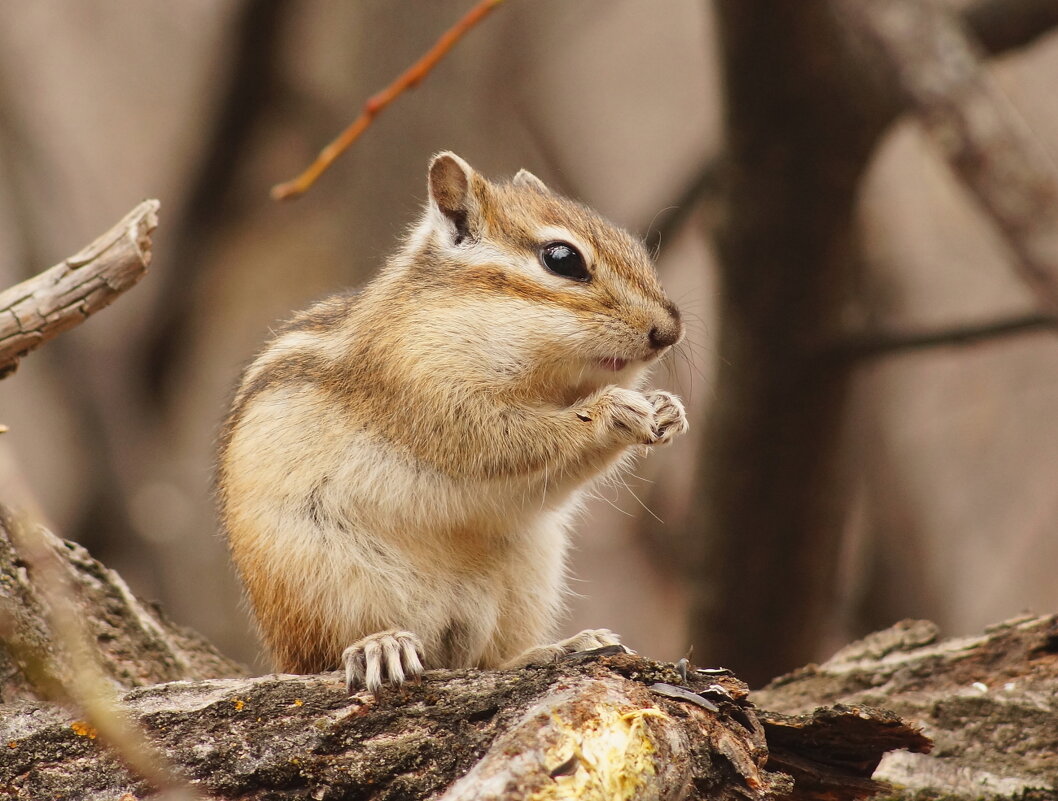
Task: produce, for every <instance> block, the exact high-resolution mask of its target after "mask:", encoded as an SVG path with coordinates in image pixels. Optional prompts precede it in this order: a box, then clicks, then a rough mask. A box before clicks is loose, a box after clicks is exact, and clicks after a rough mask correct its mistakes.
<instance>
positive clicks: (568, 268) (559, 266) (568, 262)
mask: <svg viewBox="0 0 1058 801" xmlns="http://www.w3.org/2000/svg"><path fill="white" fill-rule="evenodd" d="M540 262H541V263H542V264H543V265H544V266H545V267H546V268H547V269H548V270H550V271H551V272H553V273H554V274H555V275H561V276H562V277H563V278H571V279H573V280H574V281H589V280H591V274H590V273H589V272H588V266H587V265H586V264H585V263H584V257H583V256H581V255H580V251H579V250H577V249H576V248H575V247H573V245H571V244H569V243H568V242H550V243H548V244H546V245H544V246H543V248H541V249H540Z"/></svg>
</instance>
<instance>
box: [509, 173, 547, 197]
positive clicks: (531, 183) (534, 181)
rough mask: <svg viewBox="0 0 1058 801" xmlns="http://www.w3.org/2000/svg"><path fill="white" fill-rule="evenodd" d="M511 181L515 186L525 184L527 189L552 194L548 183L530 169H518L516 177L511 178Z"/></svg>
mask: <svg viewBox="0 0 1058 801" xmlns="http://www.w3.org/2000/svg"><path fill="white" fill-rule="evenodd" d="M511 183H512V184H514V185H515V186H524V187H526V188H527V189H535V190H536V191H537V192H544V193H545V194H550V192H551V190H550V189H548V188H547V184H545V183H544V182H543V181H541V180H540V179H539V178H537V177H536V176H535V175H533V174H532V173H531V172H529V170H518V172H516V173H515V175H514V178H512V179H511Z"/></svg>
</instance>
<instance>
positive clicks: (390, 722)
mask: <svg viewBox="0 0 1058 801" xmlns="http://www.w3.org/2000/svg"><path fill="white" fill-rule="evenodd" d="M8 525H10V524H8ZM43 536H44V544H45V547H46V548H47V549H48V550H49V551H50V552H51V554H52V555H53V556H54V557H57V561H58V562H59V563H61V567H60V568H59V569H60V570H62V571H63V572H64V581H65V582H67V583H68V584H69V585H70V586H71V587H72V590H73V591H72V592H71V595H73V596H74V597H76V599H77V600H76V606H75V608H74V609H68V610H64V614H69V615H72V616H76V617H78V618H82V619H84V620H85V621H86V623H87V625H88V626H89V628H90V633H91V636H92V639H93V641H95V642H98V643H99V644H100V646H101V652H100V660H101V662H102V664H103V666H104V667H105V669H106V670H107V673H108V675H110V677H111V678H112V679H113V680H114V682H115V684H116V685H117V686H118V687H122V688H125V691H124V693H123V697H122V698H121V708H122V713H123V715H125V716H127V719H128V720H129V722H130V723H131V724H132V725H133V726H135V727H136V728H138V729H141V730H143V731H144V732H145V733H146V737H147V739H148V740H149V742H150V743H151V745H152V747H153V748H156V749H158V751H159V752H160V753H161V757H160V759H159V762H160V763H167V764H171V765H172V766H173V769H174V771H175V772H176V773H178V774H179V775H180V776H182V777H186V778H187V779H188V780H189V781H190V782H191V784H192V786H193V788H194V790H195V791H196V792H199V793H201V794H203V795H207V796H209V797H214V798H244V799H265V798H325V797H326V798H346V797H356V798H361V799H374V798H379V799H381V798H396V797H399V798H409V799H415V798H441V799H445V801H456V800H457V799H475V801H477V800H478V799H480V800H481V801H488V799H497V801H498V799H508V798H544V797H546V798H555V799H558V798H618V797H620V798H627V799H630V800H631V799H646V798H654V799H676V798H692V799H695V798H697V799H705V798H708V799H719V800H721V801H727V800H730V801H735V800H736V799H737V801H754V800H756V801H765V799H780V798H789V799H801V800H802V801H807V799H817V798H823V797H826V798H828V799H833V800H835V801H837V800H840V799H849V800H850V801H851V799H858V798H864V797H866V796H867V795H869V794H871V793H873V792H875V791H876V790H877V789H879V787H880V785H878V784H877V783H875V782H873V781H871V779H870V774H871V772H872V771H873V770H874V767H875V765H877V764H878V762H879V760H880V758H881V757H882V755H883V754H884V753H885V752H886V751H887V750H889V749H891V748H899V747H910V748H912V749H915V750H923V749H928V747H929V744H928V740H926V739H925V738H924V737H922V736H921V735H920V734H918V733H917V731H916V730H915V729H914V728H913V727H911V726H908V725H907V724H906V723H904V722H902V721H900V720H899V719H897V718H896V717H895V716H894V715H892V714H890V713H885V712H879V711H877V710H874V709H870V708H867V707H863V706H860V707H846V708H834V709H829V710H825V711H820V712H815V713H813V714H811V715H805V716H800V717H797V716H795V717H791V718H789V719H788V720H786V721H785V722H784V723H783V728H782V733H781V739H782V740H783V743H784V744H783V745H781V746H780V745H777V746H772V745H770V744H769V738H770V737H771V735H770V734H769V729H768V727H767V726H765V725H762V723H761V722H760V719H759V716H758V712H757V710H755V709H754V708H753V707H752V705H750V704H749V703H748V702H747V700H746V699H747V688H746V686H745V684H743V683H742V682H741V681H739V680H738V679H737V678H736V677H734V676H733V675H731V674H730V672H728V671H724V670H694V669H692V668H688V667H683V668H681V667H679V666H676V665H672V664H663V663H656V662H651V661H649V660H646V659H642V658H640V657H638V656H635V655H632V654H625V653H614V650H615V649H600V651H597V652H591V653H587V654H575V655H573V656H571V657H569V658H567V659H565V660H563V661H561V662H558V663H554V664H550V665H545V666H536V667H529V668H524V669H518V670H507V671H478V670H463V671H440V670H439V671H430V672H428V673H427V674H426V676H425V677H424V678H423V679H422V681H421V682H418V683H414V684H410V685H406V686H405V687H403V688H401V689H392V688H387V689H384V690H383V691H382V692H381V693H380V694H379V696H378V697H377V698H376V697H373V696H371V695H369V694H367V693H360V694H358V695H355V696H352V697H350V696H348V695H347V694H346V692H345V686H344V681H343V678H342V676H341V675H339V674H338V673H329V674H322V675H317V676H263V677H260V678H252V679H251V678H241V677H235V678H216V679H202V678H201V677H202V675H203V672H206V673H208V671H210V670H211V669H212V670H213V671H215V674H216V675H229V676H237V675H238V669H237V667H235V666H233V665H231V663H229V662H227V661H226V660H223V658H221V657H219V655H217V654H216V652H215V651H213V650H212V649H211V648H210V647H209V646H208V645H206V644H205V643H203V642H201V641H195V640H194V639H193V638H192V637H191V636H190V635H188V634H187V633H186V632H180V631H178V630H176V629H174V628H173V627H172V626H171V625H170V624H168V623H166V622H165V621H164V619H162V618H159V617H158V616H157V614H156V613H155V612H154V611H153V610H151V609H149V608H147V607H145V606H144V605H142V604H140V603H139V602H138V601H136V600H135V599H134V598H132V597H131V595H130V594H129V593H128V590H127V588H126V587H125V586H124V583H123V582H122V581H121V580H120V578H118V577H117V575H116V574H114V573H113V572H112V571H108V570H107V569H106V568H104V567H103V566H102V565H100V564H99V563H98V562H95V561H94V560H92V559H91V558H90V557H88V555H87V554H86V553H85V552H84V550H83V549H81V548H79V547H78V546H76V545H73V544H72V543H64V542H62V541H61V540H58V539H56V538H54V537H52V536H50V535H48V534H46V533H44V534H43ZM39 580H40V576H39V575H37V571H36V570H35V568H34V566H33V564H30V565H28V566H27V565H26V564H24V563H22V562H20V561H19V560H18V557H17V555H16V552H15V551H14V550H13V549H12V548H11V545H10V542H9V540H8V538H7V532H6V530H5V526H4V524H3V518H0V602H2V604H0V609H2V610H3V611H5V612H6V615H4V617H3V618H2V619H3V621H4V623H5V630H4V631H3V643H4V649H0V657H5V656H6V659H3V658H0V675H3V676H5V677H6V680H5V681H6V683H5V685H4V686H3V688H2V693H3V701H4V706H3V708H2V709H3V712H2V714H0V790H3V791H4V792H6V793H9V794H11V795H17V796H19V797H27V798H53V797H65V798H86V797H104V796H105V797H107V798H119V797H123V794H129V795H130V797H133V798H139V797H143V796H144V795H146V794H148V793H149V792H150V791H151V787H150V785H149V783H148V782H146V781H145V780H144V779H143V778H142V777H141V776H138V775H135V774H134V773H133V772H132V771H130V769H129V768H128V767H127V765H126V764H125V763H123V762H122V760H120V759H119V758H117V757H115V755H114V753H113V752H112V751H111V750H109V749H107V748H106V747H104V746H103V745H102V744H101V740H102V732H99V734H100V736H99V737H98V738H97V737H96V729H95V728H94V727H93V726H91V725H88V723H87V722H86V721H85V720H84V719H82V718H80V717H79V716H78V713H76V712H71V711H69V710H68V709H66V708H64V707H63V706H60V705H58V704H53V703H49V702H47V701H45V700H44V699H43V698H42V697H41V696H40V695H39V694H37V692H36V691H35V689H34V686H33V682H32V681H30V680H28V679H26V677H25V675H24V674H25V672H26V671H27V670H28V671H29V672H33V671H34V670H39V666H40V664H41V662H48V663H55V664H54V665H53V667H54V669H56V670H57V671H58V672H61V670H62V668H63V666H62V665H61V664H58V662H61V660H56V659H55V658H54V656H55V651H54V648H53V647H52V644H50V643H49V641H48V636H47V634H48V632H47V628H48V625H47V620H48V615H47V613H46V612H45V611H44V609H43V604H44V603H46V601H42V600H41V599H40V597H39V593H40V591H39V586H38V583H39ZM27 654H37V655H38V657H37V658H36V659H27V658H26V655H27ZM41 654H43V656H42V657H41V656H40V655H41ZM75 667H76V666H75ZM67 668H69V666H67ZM161 678H164V679H167V680H168V683H163V684H150V682H151V681H152V680H159V679H161ZM173 679H182V680H176V681H174V680H173ZM144 685H146V686H144ZM768 726H771V727H772V729H773V730H774V731H775V732H776V733H779V732H780V728H776V726H775V725H773V724H771V723H769V724H768ZM836 744H840V746H838V745H836ZM779 763H782V764H796V765H797V766H798V770H799V771H800V776H801V779H800V782H799V784H798V786H797V787H796V788H795V787H794V786H793V784H792V782H791V780H790V778H789V777H788V776H786V775H784V774H783V773H780V772H776V771H775V770H773V769H772V768H770V767H769V765H773V764H779ZM156 783H157V780H156Z"/></svg>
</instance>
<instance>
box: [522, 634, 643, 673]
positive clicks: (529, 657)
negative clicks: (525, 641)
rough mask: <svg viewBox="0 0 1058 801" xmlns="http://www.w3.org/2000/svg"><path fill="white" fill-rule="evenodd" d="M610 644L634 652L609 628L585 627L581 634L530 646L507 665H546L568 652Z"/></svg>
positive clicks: (574, 652)
mask: <svg viewBox="0 0 1058 801" xmlns="http://www.w3.org/2000/svg"><path fill="white" fill-rule="evenodd" d="M608 645H619V646H621V648H624V650H625V651H627V652H628V653H634V652H633V651H632V649H630V648H628V647H626V646H624V645H621V638H620V637H618V636H617V635H616V634H614V633H613V632H612V631H610V630H609V629H585V630H584V631H582V632H581V633H580V634H576V635H574V636H572V637H569V638H568V639H565V640H559V641H558V642H556V643H552V644H551V645H541V646H539V647H537V648H530V649H529V650H528V651H526V652H525V653H524V654H522V655H521V656H519V657H518V658H517V659H513V660H511V662H509V663H508V664H507V667H521V666H523V665H546V664H547V663H548V662H555V661H557V660H558V659H561V658H562V657H563V656H566V655H567V654H576V653H579V652H581V651H594V650H595V649H596V648H605V647H606V646H608Z"/></svg>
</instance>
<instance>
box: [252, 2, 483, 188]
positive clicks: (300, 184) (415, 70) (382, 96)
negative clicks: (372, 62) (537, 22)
mask: <svg viewBox="0 0 1058 801" xmlns="http://www.w3.org/2000/svg"><path fill="white" fill-rule="evenodd" d="M502 2H503V0H480V2H478V3H477V4H476V5H475V6H474V7H473V8H471V9H470V11H468V12H467V13H466V14H465V15H464V16H463V17H462V19H460V20H459V21H458V22H457V23H456V24H455V25H453V26H452V27H451V28H449V29H448V30H447V31H445V32H444V34H443V35H442V36H441V38H440V39H438V40H437V43H436V44H435V45H434V46H433V47H431V48H430V49H429V50H428V51H427V52H426V54H425V55H424V56H422V58H420V59H419V60H418V61H416V62H415V63H414V64H412V65H411V66H410V67H408V69H406V70H405V71H404V72H403V73H402V74H401V75H400V76H398V78H397V79H396V80H395V81H393V83H391V84H390V85H389V86H387V87H386V88H385V89H383V90H382V91H381V92H379V93H378V94H376V95H374V96H373V97H371V98H370V99H369V100H368V101H367V102H366V103H364V107H363V109H362V110H361V112H360V116H359V117H357V118H356V119H355V120H353V122H352V124H351V125H350V126H349V127H348V128H346V129H345V130H344V131H342V132H341V133H340V134H339V135H338V137H337V138H336V139H335V140H334V141H333V142H331V143H330V144H329V145H327V147H325V148H324V149H323V150H321V151H320V154H319V155H318V156H317V157H316V160H315V161H314V162H312V164H310V165H309V166H308V167H307V168H306V169H305V171H304V172H302V173H301V175H299V176H298V177H296V178H294V179H293V180H291V181H287V182H286V183H282V184H276V185H275V186H273V187H272V192H271V194H272V198H273V199H274V200H289V199H292V198H296V197H300V196H301V195H302V194H304V193H305V191H307V190H308V189H309V187H311V186H312V185H313V184H314V183H316V179H317V178H319V177H320V176H321V175H322V174H323V173H324V172H325V171H326V170H327V168H328V167H330V166H331V164H333V163H334V160H335V159H337V158H338V157H339V156H340V155H342V153H344V152H345V151H346V150H347V149H348V148H349V146H350V145H352V144H353V142H355V141H356V140H357V139H359V138H360V135H361V134H362V133H363V132H364V131H366V130H367V129H368V128H369V127H370V125H371V123H372V122H374V119H375V117H377V116H378V115H379V114H380V113H381V112H382V110H383V109H384V108H385V107H386V106H388V105H389V104H390V103H392V102H393V101H394V100H396V99H397V98H398V97H400V96H401V95H402V94H404V92H406V91H407V90H409V89H413V88H415V87H416V86H418V84H419V82H420V81H422V79H423V78H425V77H426V76H427V75H429V74H430V71H431V70H432V69H433V68H434V67H435V66H437V62H439V61H440V60H441V59H442V58H444V57H445V56H446V55H447V54H448V51H449V50H451V49H452V48H453V47H455V45H456V42H458V41H459V40H460V39H462V38H463V36H464V35H466V34H467V32H469V31H470V30H471V29H472V28H473V27H474V26H475V25H477V24H478V23H479V22H481V20H483V19H484V18H485V17H486V16H488V14H489V12H490V11H492V9H494V8H495V7H496V6H498V5H499V4H500V3H502Z"/></svg>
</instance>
